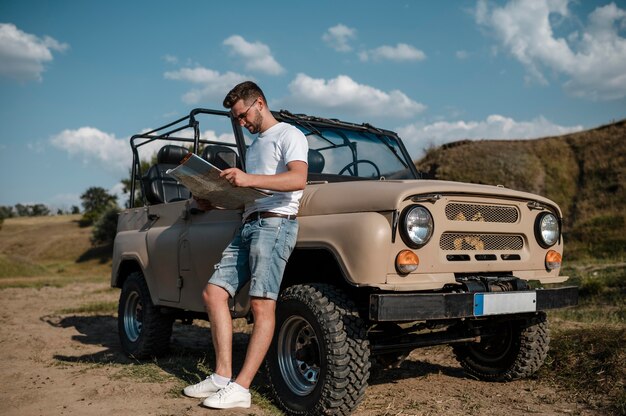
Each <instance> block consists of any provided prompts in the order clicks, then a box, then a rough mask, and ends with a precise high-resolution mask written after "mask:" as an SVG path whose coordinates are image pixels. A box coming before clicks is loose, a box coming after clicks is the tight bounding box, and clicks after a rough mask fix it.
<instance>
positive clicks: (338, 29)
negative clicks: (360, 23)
mask: <svg viewBox="0 0 626 416" xmlns="http://www.w3.org/2000/svg"><path fill="white" fill-rule="evenodd" d="M322 39H323V40H324V42H326V43H327V44H328V46H330V47H331V48H333V49H334V50H336V51H337V52H350V51H351V50H352V46H350V43H349V42H350V41H351V40H353V39H356V29H353V28H351V27H348V26H346V25H343V24H341V23H340V24H338V25H336V26H333V27H330V28H328V30H327V31H326V33H324V35H323V36H322Z"/></svg>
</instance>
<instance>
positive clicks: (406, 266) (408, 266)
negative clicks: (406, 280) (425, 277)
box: [396, 250, 420, 274]
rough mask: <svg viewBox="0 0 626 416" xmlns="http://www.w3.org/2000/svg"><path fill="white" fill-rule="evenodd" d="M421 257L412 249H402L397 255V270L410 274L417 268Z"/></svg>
mask: <svg viewBox="0 0 626 416" xmlns="http://www.w3.org/2000/svg"><path fill="white" fill-rule="evenodd" d="M419 264H420V259H419V257H417V254H415V253H413V252H412V251H411V250H402V251H401V252H399V253H398V255H397V256H396V270H397V271H398V273H400V274H409V273H411V272H414V271H415V270H417V266H418V265H419Z"/></svg>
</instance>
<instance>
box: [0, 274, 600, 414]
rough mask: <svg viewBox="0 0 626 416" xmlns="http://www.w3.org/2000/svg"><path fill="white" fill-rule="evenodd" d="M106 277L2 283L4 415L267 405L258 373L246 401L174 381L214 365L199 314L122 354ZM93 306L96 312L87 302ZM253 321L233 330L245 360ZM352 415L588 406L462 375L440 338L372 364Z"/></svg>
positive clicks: (552, 392)
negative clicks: (387, 364) (191, 392)
mask: <svg viewBox="0 0 626 416" xmlns="http://www.w3.org/2000/svg"><path fill="white" fill-rule="evenodd" d="M118 295H119V294H118V292H117V291H115V290H111V289H109V288H108V286H107V284H106V283H78V284H74V285H68V286H65V287H63V288H54V287H44V288H41V289H36V288H8V289H3V290H0V305H1V306H2V308H1V309H0V350H1V352H2V354H0V375H1V377H0V383H1V384H0V402H1V403H2V409H1V410H0V413H1V414H3V415H7V416H8V415H20V416H25V415H81V416H82V415H86V416H89V415H105V414H106V415H177V416H179V415H220V416H222V415H271V414H280V413H279V412H278V411H277V410H276V409H275V408H274V407H273V406H272V405H271V404H270V403H269V402H268V401H267V399H265V398H264V396H266V392H267V390H266V389H265V388H264V387H263V386H264V384H265V380H264V377H263V375H262V374H259V376H258V377H257V379H256V380H255V383H254V387H255V389H256V390H257V391H258V393H255V395H254V396H253V403H254V404H253V407H252V408H251V409H245V410H244V409H242V410H233V411H216V410H210V409H206V408H203V407H201V406H200V405H199V400H196V399H189V398H185V397H183V396H182V395H181V394H180V390H181V389H182V388H183V387H184V386H185V384H186V383H188V382H190V381H195V380H198V379H199V377H202V376H203V374H204V373H203V371H204V370H206V369H207V368H211V367H212V355H211V354H210V353H209V352H210V348H211V346H210V343H209V332H208V331H209V329H208V328H207V327H206V326H207V325H206V324H205V323H199V324H198V325H196V324H194V325H192V326H182V325H178V324H176V326H175V329H174V336H173V348H172V353H171V354H170V355H169V356H167V357H164V358H162V359H159V360H158V361H155V362H147V363H138V362H135V361H133V360H131V359H128V358H126V357H125V356H124V355H123V354H122V353H121V351H120V347H119V345H118V340H117V321H116V317H115V314H114V313H113V312H112V309H113V305H114V304H115V302H116V301H117V297H118ZM90 310H91V311H92V312H90ZM248 330H249V328H248V327H247V326H242V328H241V332H239V333H237V334H236V338H235V353H236V354H237V355H238V356H239V357H240V359H239V361H238V362H236V363H235V365H240V364H241V357H242V355H243V353H244V348H245V344H246V341H247V337H248V335H247V334H246V331H248ZM355 414H358V415H368V416H374V415H431V414H433V415H434V414H437V415H442V414H443V415H467V414H474V415H483V414H489V415H506V416H514V415H528V414H539V415H561V414H567V415H572V414H574V415H576V414H580V415H593V414H596V413H594V411H593V410H591V409H588V408H585V407H582V405H581V404H579V403H577V402H576V400H575V397H572V396H571V393H569V392H567V391H562V390H559V388H558V387H556V386H551V385H548V384H547V383H546V382H543V381H541V380H524V381H518V382H513V383H506V384H501V383H485V382H480V381H476V380H472V379H469V378H467V377H466V376H465V375H464V373H463V372H462V371H461V369H460V367H459V366H458V365H457V363H456V361H455V360H454V358H453V356H452V354H451V353H450V350H449V349H448V348H445V347H437V348H430V349H422V350H417V351H415V352H413V354H411V356H410V357H409V359H408V360H407V361H405V362H404V363H403V365H402V366H401V367H400V368H398V369H392V370H385V371H376V372H375V373H373V374H372V377H371V380H370V387H369V388H368V390H367V394H366V397H365V400H364V401H363V402H362V404H361V405H360V406H359V408H358V409H357V411H356V412H355Z"/></svg>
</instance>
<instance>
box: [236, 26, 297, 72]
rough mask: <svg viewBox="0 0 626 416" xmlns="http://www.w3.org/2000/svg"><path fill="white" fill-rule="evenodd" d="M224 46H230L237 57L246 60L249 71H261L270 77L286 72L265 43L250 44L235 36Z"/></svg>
mask: <svg viewBox="0 0 626 416" xmlns="http://www.w3.org/2000/svg"><path fill="white" fill-rule="evenodd" d="M224 45H226V46H230V47H231V48H232V52H233V53H234V54H235V55H238V56H240V57H242V58H244V59H245V63H246V69H247V70H248V71H259V72H262V73H264V74H268V75H280V74H282V73H283V72H285V69H284V68H283V67H282V66H281V65H280V64H279V63H278V62H276V59H274V56H272V51H271V50H270V48H269V46H267V45H266V44H264V43H261V42H254V43H250V42H248V41H246V40H245V39H244V38H243V37H241V36H239V35H233V36H231V37H229V38H227V39H226V40H224Z"/></svg>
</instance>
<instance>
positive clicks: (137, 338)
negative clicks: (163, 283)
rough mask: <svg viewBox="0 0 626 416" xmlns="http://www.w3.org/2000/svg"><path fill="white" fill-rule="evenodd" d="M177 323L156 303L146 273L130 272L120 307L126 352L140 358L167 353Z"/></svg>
mask: <svg viewBox="0 0 626 416" xmlns="http://www.w3.org/2000/svg"><path fill="white" fill-rule="evenodd" d="M173 323H174V318H173V317H171V316H167V315H164V314H162V313H161V312H160V311H159V309H158V308H157V307H155V306H154V305H153V304H152V299H151V298H150V291H149V289H148V285H147V284H146V280H145V279H144V277H143V274H142V273H141V272H135V273H132V274H130V275H129V276H128V278H127V279H126V281H125V282H124V286H123V287H122V293H121V294H120V301H119V305H118V311H117V330H118V334H119V337H120V343H121V345H122V349H123V350H124V352H125V353H126V354H128V355H129V356H131V357H134V358H138V359H142V358H149V357H156V356H159V355H162V354H164V353H165V352H166V351H167V349H168V347H169V341H170V337H171V336H172V324H173Z"/></svg>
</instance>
